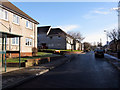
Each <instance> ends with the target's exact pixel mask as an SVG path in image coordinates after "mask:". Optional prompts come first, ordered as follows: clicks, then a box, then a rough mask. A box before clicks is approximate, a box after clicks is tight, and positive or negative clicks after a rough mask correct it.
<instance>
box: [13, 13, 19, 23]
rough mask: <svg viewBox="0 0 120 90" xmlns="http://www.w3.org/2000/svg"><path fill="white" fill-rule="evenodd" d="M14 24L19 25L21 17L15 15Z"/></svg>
mask: <svg viewBox="0 0 120 90" xmlns="http://www.w3.org/2000/svg"><path fill="white" fill-rule="evenodd" d="M13 22H14V23H15V24H19V16H17V15H15V14H13Z"/></svg>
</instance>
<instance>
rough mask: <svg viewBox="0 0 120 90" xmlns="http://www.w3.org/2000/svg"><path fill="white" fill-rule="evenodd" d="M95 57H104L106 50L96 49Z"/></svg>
mask: <svg viewBox="0 0 120 90" xmlns="http://www.w3.org/2000/svg"><path fill="white" fill-rule="evenodd" d="M94 52H95V57H104V52H105V51H104V50H103V49H96V50H95V51H94Z"/></svg>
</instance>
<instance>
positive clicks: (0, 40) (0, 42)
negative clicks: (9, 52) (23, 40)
mask: <svg viewBox="0 0 120 90" xmlns="http://www.w3.org/2000/svg"><path fill="white" fill-rule="evenodd" d="M0 44H2V38H0ZM4 44H5V38H4ZM6 44H8V39H7V40H6Z"/></svg>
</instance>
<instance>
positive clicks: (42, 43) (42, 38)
mask: <svg viewBox="0 0 120 90" xmlns="http://www.w3.org/2000/svg"><path fill="white" fill-rule="evenodd" d="M50 27H51V26H42V27H38V28H37V46H38V49H39V48H46V47H47V46H48V43H50V42H49V41H50V38H49V37H48V36H47V35H48V33H49V31H50Z"/></svg>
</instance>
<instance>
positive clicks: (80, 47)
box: [74, 39, 83, 50]
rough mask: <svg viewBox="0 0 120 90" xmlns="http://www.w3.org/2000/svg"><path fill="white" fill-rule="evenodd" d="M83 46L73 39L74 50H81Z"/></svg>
mask: <svg viewBox="0 0 120 90" xmlns="http://www.w3.org/2000/svg"><path fill="white" fill-rule="evenodd" d="M82 48H83V45H82V43H81V42H80V41H78V40H75V39H74V50H82Z"/></svg>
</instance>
